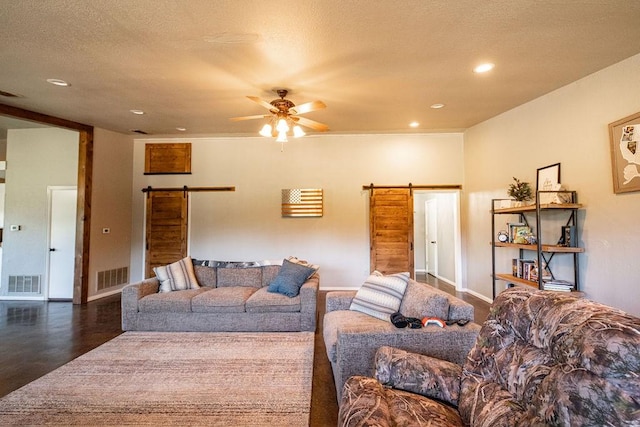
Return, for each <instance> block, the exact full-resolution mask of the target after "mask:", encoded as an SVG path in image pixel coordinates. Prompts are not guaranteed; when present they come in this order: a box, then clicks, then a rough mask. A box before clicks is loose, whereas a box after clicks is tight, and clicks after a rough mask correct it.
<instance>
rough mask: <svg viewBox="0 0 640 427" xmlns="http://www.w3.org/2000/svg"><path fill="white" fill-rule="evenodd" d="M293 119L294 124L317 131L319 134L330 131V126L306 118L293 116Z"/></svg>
mask: <svg viewBox="0 0 640 427" xmlns="http://www.w3.org/2000/svg"><path fill="white" fill-rule="evenodd" d="M291 118H292V119H293V121H294V122H296V123H298V124H299V125H302V126H305V127H308V128H311V129H313V130H317V131H319V132H324V131H327V130H329V126H327V125H325V124H324V123H320V122H316V121H315V120H309V119H307V118H306V117H298V116H291Z"/></svg>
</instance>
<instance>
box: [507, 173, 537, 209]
mask: <svg viewBox="0 0 640 427" xmlns="http://www.w3.org/2000/svg"><path fill="white" fill-rule="evenodd" d="M513 180H514V181H515V182H513V183H511V184H509V190H507V194H508V195H509V197H511V198H512V199H514V200H515V203H514V206H524V204H525V202H528V201H529V200H531V199H532V192H531V186H530V185H529V183H528V182H523V181H520V180H519V179H518V178H516V177H515V176H514V177H513Z"/></svg>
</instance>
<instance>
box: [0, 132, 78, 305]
mask: <svg viewBox="0 0 640 427" xmlns="http://www.w3.org/2000/svg"><path fill="white" fill-rule="evenodd" d="M7 141H8V144H7V171H6V185H5V187H6V195H5V224H6V227H5V232H4V233H3V242H2V246H3V248H2V249H3V256H2V289H1V290H0V292H1V293H2V295H6V294H7V283H8V282H7V280H8V276H9V275H16V276H22V275H26V276H40V277H41V284H42V290H43V291H46V275H47V271H46V270H47V258H48V251H47V248H48V245H49V242H48V240H47V239H48V236H47V230H48V215H49V214H48V209H49V204H48V203H49V202H48V195H47V187H48V186H75V185H77V177H78V172H77V170H78V133H77V132H74V131H69V130H64V129H57V128H43V129H10V130H9V131H8V137H7ZM12 224H13V225H20V227H21V230H20V231H9V230H8V229H9V227H10V225H12ZM33 296H34V297H42V296H43V294H39V295H33Z"/></svg>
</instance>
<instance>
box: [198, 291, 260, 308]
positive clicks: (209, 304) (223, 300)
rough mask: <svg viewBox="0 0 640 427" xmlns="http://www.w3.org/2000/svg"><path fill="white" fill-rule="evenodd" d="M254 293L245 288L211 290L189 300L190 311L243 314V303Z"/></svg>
mask: <svg viewBox="0 0 640 427" xmlns="http://www.w3.org/2000/svg"><path fill="white" fill-rule="evenodd" d="M255 291H256V289H255V288H249V287H246V286H236V287H223V288H215V289H211V290H209V291H207V292H203V293H201V294H199V295H197V296H195V297H194V298H193V299H192V300H191V310H192V311H193V312H197V313H244V311H245V303H246V302H247V300H248V299H249V297H250V296H251V295H252V294H253V293H254V292H255Z"/></svg>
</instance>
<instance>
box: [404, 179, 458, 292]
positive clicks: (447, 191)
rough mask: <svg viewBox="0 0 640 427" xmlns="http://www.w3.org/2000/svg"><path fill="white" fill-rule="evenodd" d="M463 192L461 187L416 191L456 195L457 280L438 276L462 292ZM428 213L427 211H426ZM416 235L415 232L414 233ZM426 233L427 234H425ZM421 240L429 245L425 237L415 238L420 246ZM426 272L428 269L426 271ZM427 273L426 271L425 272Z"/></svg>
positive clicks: (454, 249)
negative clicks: (461, 199)
mask: <svg viewBox="0 0 640 427" xmlns="http://www.w3.org/2000/svg"><path fill="white" fill-rule="evenodd" d="M461 191H462V189H461V188H460V187H458V188H423V189H416V191H415V193H418V194H428V193H433V194H453V195H454V200H453V204H454V206H453V208H454V218H453V240H454V242H453V246H454V247H453V251H454V257H455V260H454V271H455V280H454V281H452V280H450V279H447V278H443V277H440V276H437V278H438V279H439V280H442V281H444V282H446V283H449V284H450V285H453V286H455V289H456V290H457V291H462V290H463V289H464V288H463V285H462V283H463V277H462V232H461V224H460V218H461V217H460V195H461ZM425 212H426V209H425ZM425 229H426V224H425ZM414 233H415V231H414ZM425 233H426V232H425ZM418 238H419V239H424V245H425V246H426V245H427V242H426V239H425V236H419V235H418V236H415V239H416V244H420V243H422V242H418V241H417V240H418ZM425 270H426V269H425ZM425 273H426V271H425Z"/></svg>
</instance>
